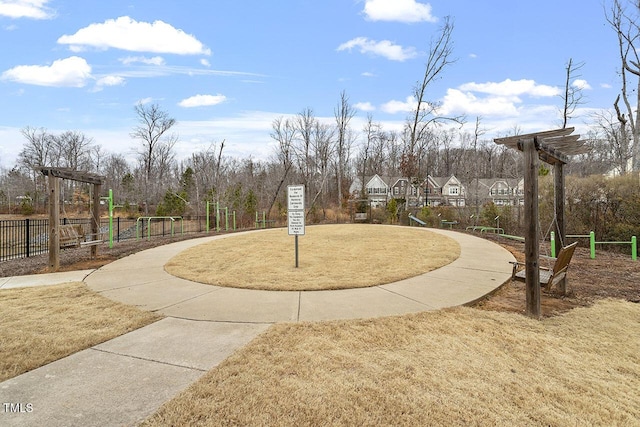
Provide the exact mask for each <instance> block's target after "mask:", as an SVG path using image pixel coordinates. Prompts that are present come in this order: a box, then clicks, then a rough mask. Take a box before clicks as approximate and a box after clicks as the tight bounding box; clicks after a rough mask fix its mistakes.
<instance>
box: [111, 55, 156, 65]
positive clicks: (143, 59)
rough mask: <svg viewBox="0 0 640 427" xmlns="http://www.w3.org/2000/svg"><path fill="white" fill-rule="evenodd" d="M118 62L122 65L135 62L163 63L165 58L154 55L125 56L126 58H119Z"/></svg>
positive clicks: (147, 63)
mask: <svg viewBox="0 0 640 427" xmlns="http://www.w3.org/2000/svg"><path fill="white" fill-rule="evenodd" d="M119 61H120V62H122V65H131V64H135V63H138V62H139V63H141V64H146V65H158V66H160V65H164V64H165V60H164V58H163V57H161V56H154V57H152V58H147V57H146V56H127V57H126V58H120V59H119Z"/></svg>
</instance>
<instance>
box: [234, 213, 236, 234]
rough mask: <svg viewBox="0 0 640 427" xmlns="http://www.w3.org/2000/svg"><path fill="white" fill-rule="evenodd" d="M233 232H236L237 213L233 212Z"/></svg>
mask: <svg viewBox="0 0 640 427" xmlns="http://www.w3.org/2000/svg"><path fill="white" fill-rule="evenodd" d="M233 231H236V211H233Z"/></svg>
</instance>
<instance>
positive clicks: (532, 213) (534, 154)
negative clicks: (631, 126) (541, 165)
mask: <svg viewBox="0 0 640 427" xmlns="http://www.w3.org/2000/svg"><path fill="white" fill-rule="evenodd" d="M573 131H574V128H572V127H571V128H565V129H556V130H550V131H545V132H537V133H530V134H526V135H516V136H510V137H506V138H496V139H494V142H495V143H496V144H501V145H505V146H507V147H509V148H513V149H517V150H520V151H522V152H523V154H524V220H525V248H524V251H525V283H526V285H525V287H526V310H527V314H528V315H530V316H535V317H540V281H539V279H540V270H539V267H540V265H539V258H540V253H539V252H540V249H539V246H538V244H539V243H538V239H539V235H540V225H539V214H538V159H540V160H542V161H543V162H545V163H548V164H551V165H553V167H554V186H555V201H554V206H555V232H556V234H557V236H558V237H559V238H560V241H561V242H562V240H563V239H564V235H565V232H564V199H565V197H564V170H563V169H564V168H563V167H564V165H565V164H567V163H569V157H570V156H573V155H576V154H585V153H588V152H589V149H588V147H585V145H584V144H585V141H581V140H580V135H571V134H572V133H573ZM565 283H566V281H565V282H563V285H562V286H563V287H562V288H561V289H560V291H561V292H562V293H565V292H566V288H564V286H565Z"/></svg>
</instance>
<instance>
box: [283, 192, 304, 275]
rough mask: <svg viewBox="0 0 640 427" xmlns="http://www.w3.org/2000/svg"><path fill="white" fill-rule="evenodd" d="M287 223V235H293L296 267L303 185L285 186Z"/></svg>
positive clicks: (301, 229)
mask: <svg viewBox="0 0 640 427" xmlns="http://www.w3.org/2000/svg"><path fill="white" fill-rule="evenodd" d="M287 224H288V229H289V236H295V255H296V268H298V236H304V225H305V224H304V185H289V186H288V187H287Z"/></svg>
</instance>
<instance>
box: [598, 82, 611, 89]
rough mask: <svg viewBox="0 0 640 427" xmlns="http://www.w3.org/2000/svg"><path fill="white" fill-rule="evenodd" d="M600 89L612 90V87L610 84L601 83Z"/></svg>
mask: <svg viewBox="0 0 640 427" xmlns="http://www.w3.org/2000/svg"><path fill="white" fill-rule="evenodd" d="M600 87H601V88H603V89H611V87H612V86H611V85H610V84H609V83H601V84H600Z"/></svg>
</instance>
